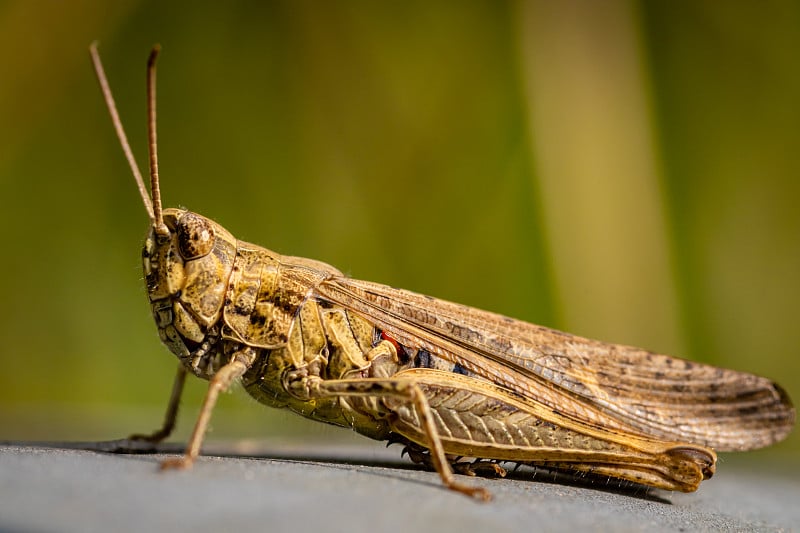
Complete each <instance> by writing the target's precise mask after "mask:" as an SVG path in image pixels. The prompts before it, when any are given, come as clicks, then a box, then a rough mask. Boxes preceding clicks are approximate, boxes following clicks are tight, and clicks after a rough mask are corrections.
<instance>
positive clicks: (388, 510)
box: [0, 443, 800, 533]
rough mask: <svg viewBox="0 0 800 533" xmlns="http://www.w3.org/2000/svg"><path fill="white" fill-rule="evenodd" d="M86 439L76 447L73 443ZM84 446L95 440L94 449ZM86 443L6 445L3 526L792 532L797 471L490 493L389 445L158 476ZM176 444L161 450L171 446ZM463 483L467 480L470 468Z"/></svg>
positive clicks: (532, 480) (539, 478) (722, 472)
mask: <svg viewBox="0 0 800 533" xmlns="http://www.w3.org/2000/svg"><path fill="white" fill-rule="evenodd" d="M81 448H82V449H81ZM92 448H94V449H93V450H92ZM99 449H102V446H98V445H92V444H91V443H90V444H80V443H71V444H70V443H68V444H61V445H49V446H45V445H36V444H20V443H16V444H15V443H5V444H2V445H0V530H3V531H44V532H48V531H59V532H61V531H65V532H70V531H82V532H92V531H121V532H126V531H137V532H141V531H145V532H148V531H150V532H152V531H192V532H194V533H198V532H203V531H237V532H246V531H298V532H299V531H319V532H326V531H347V532H348V533H355V532H359V531H402V532H415V533H417V532H425V531H437V532H446V531H460V532H465V531H492V532H504V531H509V532H510V531H514V532H518V531H575V530H581V529H585V530H591V531H791V530H796V529H800V482H798V481H797V479H798V478H797V474H798V473H800V472H799V471H798V469H797V468H796V465H795V467H792V468H791V469H788V470H784V471H782V472H776V471H771V472H770V471H764V469H762V468H759V469H753V468H752V467H743V466H740V465H739V466H737V465H736V464H731V465H727V464H725V463H724V462H723V464H721V465H720V466H719V469H718V474H717V476H716V477H715V478H714V479H711V480H709V481H707V482H705V483H704V484H703V485H702V487H701V489H700V490H699V491H698V492H697V493H694V494H677V493H669V492H663V491H657V490H652V491H643V490H641V489H636V490H625V489H623V488H620V487H616V488H615V487H614V486H609V487H607V486H606V484H605V483H604V482H603V481H600V480H595V481H594V482H593V484H592V483H588V482H579V481H576V480H572V481H570V480H566V481H564V480H562V482H558V483H557V482H554V481H553V479H552V476H551V475H550V474H547V473H542V472H537V473H535V474H534V473H533V472H531V471H520V472H516V473H515V474H513V475H512V476H510V479H509V478H507V479H470V480H469V481H471V482H473V483H476V484H480V485H482V486H485V487H487V488H489V489H490V490H491V491H492V493H493V495H494V500H493V501H492V502H491V503H488V504H482V503H478V502H475V501H472V500H470V499H468V498H466V497H464V496H461V495H459V494H455V493H452V492H450V491H448V490H445V489H443V488H442V487H441V485H440V483H439V480H438V478H437V476H436V474H435V473H432V472H427V471H424V470H421V469H419V468H417V467H415V466H413V465H411V464H410V463H408V462H406V461H400V460H399V459H398V455H399V454H398V451H399V449H398V448H397V447H392V448H390V449H389V450H386V449H384V448H382V447H381V446H380V445H379V444H375V445H371V443H366V445H365V447H363V448H345V449H341V448H339V449H335V450H333V451H331V450H327V449H322V450H321V449H319V448H317V449H298V448H296V447H285V448H283V449H281V448H280V447H278V448H277V449H275V450H272V451H273V452H274V453H265V454H263V455H262V456H260V457H253V456H252V455H251V454H248V453H243V452H242V451H241V450H235V451H234V452H231V453H227V454H225V450H224V446H223V447H222V448H219V447H217V448H216V449H211V450H208V452H210V453H222V454H223V455H226V456H205V457H203V458H201V459H200V460H199V461H198V463H197V464H196V466H195V468H194V469H192V470H190V471H183V472H159V471H158V469H157V461H158V459H160V458H162V457H163V454H154V455H152V454H151V455H117V454H110V453H104V452H100V451H97V450H99ZM172 449H175V447H174V446H173V447H170V448H167V450H168V451H171V450H172ZM465 479H466V478H465Z"/></svg>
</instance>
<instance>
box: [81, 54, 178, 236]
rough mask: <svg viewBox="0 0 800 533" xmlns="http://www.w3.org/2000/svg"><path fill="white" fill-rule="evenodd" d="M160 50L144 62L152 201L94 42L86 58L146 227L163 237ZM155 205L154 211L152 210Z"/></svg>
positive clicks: (164, 231) (165, 231) (165, 230)
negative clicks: (158, 115) (158, 118)
mask: <svg viewBox="0 0 800 533" xmlns="http://www.w3.org/2000/svg"><path fill="white" fill-rule="evenodd" d="M159 50H160V47H159V46H158V45H156V46H154V47H153V51H152V52H151V53H150V59H149V60H148V62H147V95H148V99H147V111H148V113H147V114H148V135H149V139H150V188H151V190H152V194H153V199H152V200H151V199H150V196H149V195H148V193H147V187H146V186H145V184H144V180H143V179H142V174H141V172H140V171H139V166H138V165H137V164H136V159H135V158H134V157H133V152H132V151H131V147H130V144H129V143H128V137H127V135H125V128H123V127H122V121H121V120H120V118H119V113H118V112H117V105H116V104H115V103H114V96H113V95H112V94H111V89H110V88H109V86H108V80H107V79H106V73H105V71H104V70H103V63H102V62H101V61H100V54H99V53H98V52H97V41H95V42H93V43H92V44H91V45H90V46H89V55H91V57H92V64H93V65H94V71H95V74H97V81H98V82H100V90H101V91H102V93H103V98H104V99H105V101H106V106H107V107H108V112H109V114H110V115H111V123H112V124H113V125H114V130H115V131H116V132H117V138H119V143H120V145H121V146H122V151H123V152H124V153H125V158H126V159H127V160H128V165H129V166H130V167H131V172H132V173H133V177H134V179H135V180H136V186H137V187H138V189H139V194H140V195H141V197H142V203H144V208H145V209H146V210H147V215H148V216H149V217H150V223H151V224H152V225H153V227H154V228H155V231H156V233H167V232H168V231H167V228H166V226H164V221H163V218H162V215H161V191H160V189H159V184H158V156H157V154H156V103H155V99H156V90H155V83H156V68H155V63H156V58H157V57H158V52H159ZM154 204H155V207H154Z"/></svg>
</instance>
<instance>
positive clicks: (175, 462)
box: [161, 348, 252, 470]
mask: <svg viewBox="0 0 800 533" xmlns="http://www.w3.org/2000/svg"><path fill="white" fill-rule="evenodd" d="M251 351H252V348H245V349H244V350H242V351H239V352H236V354H234V357H233V358H232V360H231V362H230V363H228V364H226V365H225V366H223V367H222V368H220V369H219V370H218V371H217V373H216V374H214V376H213V377H212V378H211V380H210V381H209V383H208V392H206V397H205V400H203V406H202V408H201V409H200V415H199V416H198V417H197V422H196V423H195V425H194V431H192V436H191V438H190V439H189V443H188V445H187V446H186V452H185V453H184V455H183V457H179V458H173V459H166V460H165V461H163V462H162V463H161V469H162V470H166V469H169V468H189V467H191V466H192V463H194V460H195V459H197V456H198V455H200V446H201V444H202V443H203V437H205V434H206V430H207V429H208V423H209V421H210V420H211V411H213V410H214V406H215V405H216V403H217V398H218V397H219V393H220V392H223V391H226V390H228V387H230V386H231V384H232V383H233V382H234V381H236V380H237V379H239V378H240V377H242V376H243V375H244V373H245V372H247V369H248V368H249V363H248V362H246V361H250V360H251V359H252V358H251V357H246V356H247V355H250V352H251Z"/></svg>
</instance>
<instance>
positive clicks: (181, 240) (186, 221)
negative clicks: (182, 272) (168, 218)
mask: <svg viewBox="0 0 800 533" xmlns="http://www.w3.org/2000/svg"><path fill="white" fill-rule="evenodd" d="M175 231H176V232H177V234H178V246H179V247H180V251H181V255H182V256H183V258H184V259H186V260H188V259H197V258H198V257H203V256H204V255H208V253H209V252H211V250H212V249H213V248H214V228H213V227H212V226H211V224H209V223H208V220H206V219H205V218H203V217H201V216H200V215H195V214H194V213H186V214H184V215H183V216H182V217H181V218H180V220H179V221H178V226H177V228H175Z"/></svg>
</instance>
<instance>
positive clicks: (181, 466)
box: [161, 455, 194, 470]
mask: <svg viewBox="0 0 800 533" xmlns="http://www.w3.org/2000/svg"><path fill="white" fill-rule="evenodd" d="M192 463H194V461H193V460H192V459H191V458H189V457H187V456H185V455H184V456H182V457H174V458H172V459H165V460H163V461H161V470H188V469H189V468H191V467H192Z"/></svg>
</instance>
